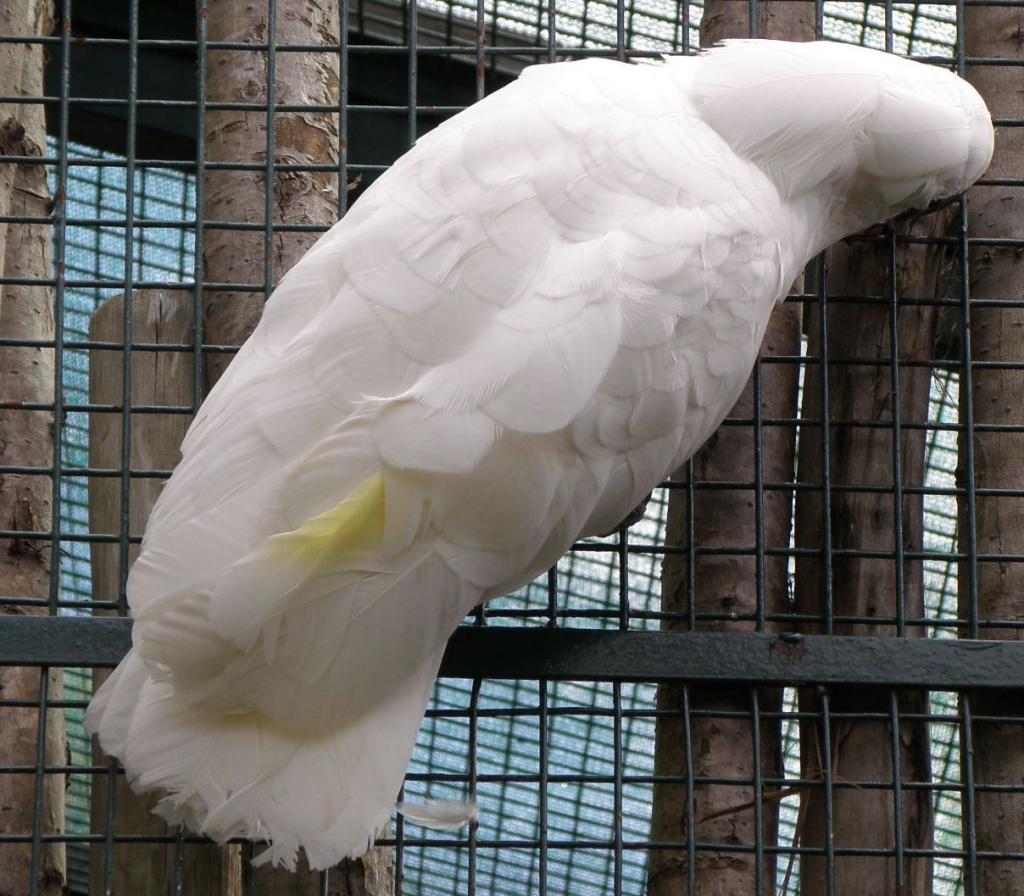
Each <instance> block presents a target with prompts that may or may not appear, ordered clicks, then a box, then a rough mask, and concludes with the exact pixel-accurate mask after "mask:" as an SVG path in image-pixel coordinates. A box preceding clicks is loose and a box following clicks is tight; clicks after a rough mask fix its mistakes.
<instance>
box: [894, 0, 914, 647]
mask: <svg viewBox="0 0 1024 896" xmlns="http://www.w3.org/2000/svg"><path fill="white" fill-rule="evenodd" d="M885 8H886V14H887V19H886V40H887V45H889V46H891V44H892V32H891V30H890V29H891V26H892V2H891V0H886V6H885ZM886 232H887V236H888V243H889V279H888V290H889V378H890V381H891V386H892V486H893V494H892V500H893V536H892V537H893V542H894V544H893V547H894V550H895V561H896V570H895V572H896V634H897V636H898V637H900V638H902V637H904V636H905V635H906V630H907V604H906V584H905V581H904V562H905V561H904V557H903V428H902V427H903V423H902V403H903V396H902V393H901V391H900V341H899V326H900V306H899V295H898V292H899V286H898V283H897V280H896V231H895V229H894V228H893V227H892V225H891V224H890V225H888V226H887V227H886ZM918 562H920V561H918Z"/></svg>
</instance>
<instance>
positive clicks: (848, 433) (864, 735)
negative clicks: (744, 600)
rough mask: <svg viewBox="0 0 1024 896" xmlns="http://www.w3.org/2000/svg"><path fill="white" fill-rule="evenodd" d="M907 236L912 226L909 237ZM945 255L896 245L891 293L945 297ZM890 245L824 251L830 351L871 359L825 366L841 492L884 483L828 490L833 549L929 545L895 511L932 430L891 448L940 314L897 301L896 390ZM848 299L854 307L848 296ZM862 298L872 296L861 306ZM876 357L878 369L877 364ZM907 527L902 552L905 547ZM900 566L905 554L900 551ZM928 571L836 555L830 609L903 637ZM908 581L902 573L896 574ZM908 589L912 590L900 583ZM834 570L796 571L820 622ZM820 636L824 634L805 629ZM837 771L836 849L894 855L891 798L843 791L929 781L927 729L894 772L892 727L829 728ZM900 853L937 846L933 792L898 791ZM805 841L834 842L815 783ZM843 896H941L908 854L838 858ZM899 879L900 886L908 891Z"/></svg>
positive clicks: (924, 231) (816, 746)
mask: <svg viewBox="0 0 1024 896" xmlns="http://www.w3.org/2000/svg"><path fill="white" fill-rule="evenodd" d="M948 222H949V218H948V217H946V216H942V215H937V216H932V217H931V218H929V219H926V220H925V222H922V223H921V224H920V225H917V226H916V227H915V228H914V232H915V233H916V234H917V235H933V236H934V235H939V234H940V233H941V232H943V231H944V230H945V227H946V225H947V224H948ZM910 230H911V229H910V228H906V227H904V228H902V229H901V232H902V233H909V232H910ZM942 260H943V257H942V252H941V250H938V249H935V248H934V247H926V246H899V247H898V248H897V252H896V271H895V288H896V292H897V296H899V297H901V298H902V297H907V296H913V297H921V298H927V297H929V296H935V295H937V294H938V289H939V287H938V280H939V272H940V270H941V267H942ZM891 270H892V265H891V263H890V252H889V246H887V245H884V244H883V245H877V244H875V245H868V244H863V243H861V244H854V245H848V244H845V243H841V244H839V245H837V246H834V247H833V248H832V249H830V250H829V253H828V265H827V279H826V289H827V292H828V295H829V297H830V301H829V305H828V311H827V318H826V322H827V333H828V339H827V342H826V346H827V355H828V358H829V359H830V360H832V359H850V358H858V359H867V362H866V363H862V364H850V363H842V364H833V365H830V367H829V371H828V377H829V380H828V384H829V404H828V409H827V417H828V419H829V420H830V421H831V422H832V423H834V424H835V425H834V426H833V427H832V428H830V431H829V448H830V462H831V471H830V473H831V475H830V481H831V483H833V484H839V485H868V486H882V487H883V488H884V489H885V491H880V492H856V491H848V490H843V489H835V490H833V491H832V492H831V516H830V524H831V533H832V542H831V547H832V548H835V549H852V550H857V551H885V552H893V553H894V554H896V552H897V551H898V550H899V549H902V550H903V551H905V552H908V553H909V552H920V551H921V550H922V546H923V528H924V519H923V498H922V496H921V494H920V493H919V492H918V493H914V494H904V495H903V496H902V506H900V507H899V508H897V506H896V503H895V497H894V491H893V490H894V489H895V488H896V487H897V485H899V486H902V487H903V488H909V487H918V488H919V487H920V486H922V485H923V484H924V473H925V432H924V430H923V429H920V428H918V429H902V430H901V434H900V443H899V445H895V446H894V443H893V439H894V434H893V433H894V420H895V415H894V406H895V404H896V396H897V394H898V395H899V405H898V407H899V418H900V422H901V424H902V423H916V424H921V423H923V422H924V421H926V420H927V419H928V398H929V388H930V384H931V369H930V368H929V367H928V362H929V361H930V360H931V358H932V357H933V349H934V344H935V334H936V326H937V322H938V308H937V306H935V305H927V304H914V305H901V306H900V307H899V310H898V321H897V322H896V324H895V326H896V334H897V342H898V358H899V360H900V361H902V362H907V361H916V362H919V363H920V366H915V367H902V368H900V370H899V372H898V383H899V392H898V393H897V390H896V388H895V387H894V384H893V378H892V371H891V367H890V364H889V363H888V361H889V359H890V358H891V357H892V351H891V338H890V334H891V332H892V326H893V320H892V306H891V304H890V302H889V301H887V299H888V298H889V296H890V294H891V293H890V288H889V282H890V281H889V277H890V274H891ZM851 297H852V300H851ZM858 297H864V298H865V300H864V301H860V302H858V301H856V299H857V298H858ZM820 314H821V311H820V308H818V307H817V306H815V307H812V308H810V309H809V314H808V323H807V332H808V353H809V355H810V356H811V357H821V355H822V351H823V346H822V342H821V339H820ZM872 362H876V363H872ZM825 413H826V412H825V411H824V409H823V408H822V406H821V367H820V365H818V364H816V363H811V364H809V365H808V367H807V370H806V373H805V375H804V391H803V408H802V411H801V417H802V418H803V419H806V420H820V419H822V417H823V415H824V414H825ZM851 421H872V422H880V423H884V424H886V425H885V426H884V427H882V428H872V427H866V426H850V425H849V423H850V422H851ZM802 432H803V433H804V434H805V435H803V436H802V438H801V442H800V457H799V476H798V478H799V480H800V482H801V483H807V484H811V485H816V486H820V485H821V483H822V463H823V453H822V452H823V446H822V441H821V430H820V429H812V428H809V427H808V428H806V429H804V430H802ZM894 448H895V449H897V450H898V452H899V454H898V456H899V460H900V466H901V473H902V475H901V476H900V477H899V482H897V477H896V475H895V465H894ZM823 506H824V505H823V501H822V492H821V491H801V492H799V493H798V496H797V502H796V541H797V546H798V547H801V548H805V549H806V548H810V549H813V550H816V551H820V550H822V549H823V547H824V535H823V532H824V529H823V523H824V515H823V514H824V511H823ZM897 522H898V523H899V524H900V526H901V529H902V543H901V544H899V545H898V544H897V543H896V534H897ZM896 556H897V557H898V554H896ZM923 575H924V572H923V565H922V561H921V560H919V559H915V560H903V561H902V563H901V562H900V561H899V560H898V559H895V558H884V559H879V558H871V557H868V558H864V557H849V556H842V555H841V556H838V557H834V559H833V574H832V609H833V613H834V614H835V615H837V616H856V617H860V618H863V619H866V620H873V619H878V622H877V624H876V623H872V622H870V621H868V622H865V623H858V624H837V625H836V626H835V627H834V633H835V634H842V635H850V634H854V635H880V636H886V635H888V636H896V635H897V634H898V629H897V622H896V619H897V616H898V611H899V605H898V602H897V599H898V595H899V593H900V590H901V588H902V600H903V605H902V607H903V609H902V612H903V616H904V618H905V619H921V618H922V617H923V616H924V579H923ZM900 577H901V578H900ZM901 581H902V584H901ZM825 585H826V583H825V571H824V565H823V564H822V562H821V559H820V557H818V556H802V557H799V558H798V559H797V564H796V609H797V612H798V613H801V614H809V615H814V616H819V617H821V616H822V615H823V613H824V604H823V600H824V594H825ZM807 630H808V631H812V632H821V631H823V626H821V625H813V626H808V628H807ZM903 634H905V636H906V637H909V638H916V637H924V636H925V634H926V632H925V630H924V628H923V627H921V626H920V625H918V626H908V627H907V628H906V630H905V632H904V633H903ZM830 698H831V708H832V710H833V711H834V712H852V713H856V712H870V713H881V714H882V715H883V717H887V716H888V714H889V713H890V701H889V696H888V693H887V692H885V691H871V690H864V689H852V688H851V689H843V688H837V689H833V691H832V692H831V694H830ZM800 708H801V709H802V710H804V711H806V712H808V713H815V712H817V711H819V709H820V705H819V700H818V697H817V695H815V694H813V693H810V692H804V693H801V695H800ZM927 709H928V700H927V694H925V693H924V692H920V691H913V692H904V693H902V694H900V695H899V697H898V711H899V712H901V713H911V712H912V713H925V712H927ZM830 734H831V743H832V756H831V770H832V775H833V780H834V781H838V782H839V783H840V786H838V787H837V788H836V789H835V790H834V791H833V812H832V830H833V833H834V837H835V841H834V842H835V845H836V846H837V847H847V848H851V847H856V848H879V849H888V850H892V849H894V848H895V845H896V821H895V803H894V799H893V790H892V789H868V788H858V787H845V786H842V784H843V782H851V783H855V782H861V781H886V782H888V781H894V780H895V778H894V775H895V773H896V772H897V771H898V773H899V778H900V780H901V781H902V783H903V784H904V785H906V784H907V783H908V782H917V783H921V782H928V781H929V780H930V779H931V765H930V763H931V757H930V750H929V738H928V726H927V723H924V722H906V721H902V720H901V722H900V724H899V731H898V735H899V737H898V740H899V744H900V748H899V756H898V757H897V758H898V767H897V768H896V769H894V767H893V755H892V737H891V725H890V724H889V722H888V720H886V721H848V720H845V721H839V722H834V723H833V724H832V726H831V731H830ZM821 743H822V737H821V731H820V726H819V725H818V724H817V722H816V721H810V722H807V723H806V724H802V725H801V768H802V772H801V774H802V777H803V778H805V779H811V780H815V779H820V778H821V776H822V773H823V757H822V753H821ZM901 796H902V814H903V828H902V836H903V844H904V847H905V848H906V849H930V848H931V846H932V833H933V819H932V807H931V796H930V793H929V792H928V791H926V790H922V789H920V788H918V789H911V788H906V787H904V788H903V789H902V791H901ZM800 814H801V819H802V822H801V825H800V830H799V835H800V840H801V845H804V846H808V847H822V846H823V845H824V843H825V836H826V817H825V798H824V792H823V791H822V790H821V789H820V788H815V787H808V788H806V789H804V791H803V793H802V796H801V809H800ZM834 873H835V879H834V886H835V893H836V896H855V894H856V896H861V894H864V893H897V892H898V893H902V894H906V896H931V892H932V867H931V861H930V860H929V859H906V858H904V861H903V867H902V868H899V867H898V866H897V861H896V860H895V859H893V858H871V857H860V856H846V857H840V858H838V859H836V861H835V868H834ZM900 875H902V881H903V882H902V885H900V883H899V881H900ZM826 879H827V866H826V862H825V859H824V858H823V857H822V856H812V855H809V856H805V857H804V858H803V860H802V861H801V863H800V886H801V888H803V889H804V891H805V892H809V893H818V892H825V890H826Z"/></svg>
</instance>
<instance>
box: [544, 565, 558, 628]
mask: <svg viewBox="0 0 1024 896" xmlns="http://www.w3.org/2000/svg"><path fill="white" fill-rule="evenodd" d="M547 591H548V627H549V628H554V627H555V626H556V625H557V624H558V566H557V565H555V566H552V567H551V569H549V570H548V583H547Z"/></svg>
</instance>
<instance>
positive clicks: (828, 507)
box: [818, 253, 834, 635]
mask: <svg viewBox="0 0 1024 896" xmlns="http://www.w3.org/2000/svg"><path fill="white" fill-rule="evenodd" d="M818 309H819V311H818V339H819V341H820V343H821V345H820V348H819V352H818V355H819V361H818V365H819V367H820V370H821V383H820V393H819V400H820V404H821V421H820V423H821V554H822V557H821V562H822V573H823V585H824V588H823V591H824V594H823V597H824V600H825V606H824V618H823V623H824V627H825V633H826V634H829V635H831V634H833V615H834V614H833V606H832V455H831V445H830V442H831V440H832V439H831V432H830V427H829V401H828V259H827V257H826V256H825V253H822V254H821V255H819V256H818Z"/></svg>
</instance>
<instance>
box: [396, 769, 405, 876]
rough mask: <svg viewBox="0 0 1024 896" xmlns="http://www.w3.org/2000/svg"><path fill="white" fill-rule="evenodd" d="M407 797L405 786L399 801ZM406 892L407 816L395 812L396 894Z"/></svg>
mask: <svg viewBox="0 0 1024 896" xmlns="http://www.w3.org/2000/svg"><path fill="white" fill-rule="evenodd" d="M403 799H405V786H404V785H403V786H402V789H401V790H399V791H398V801H399V802H401V801H402V800H403ZM404 892H405V817H404V816H403V815H402V813H401V812H397V813H395V896H402V894H403V893H404Z"/></svg>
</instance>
